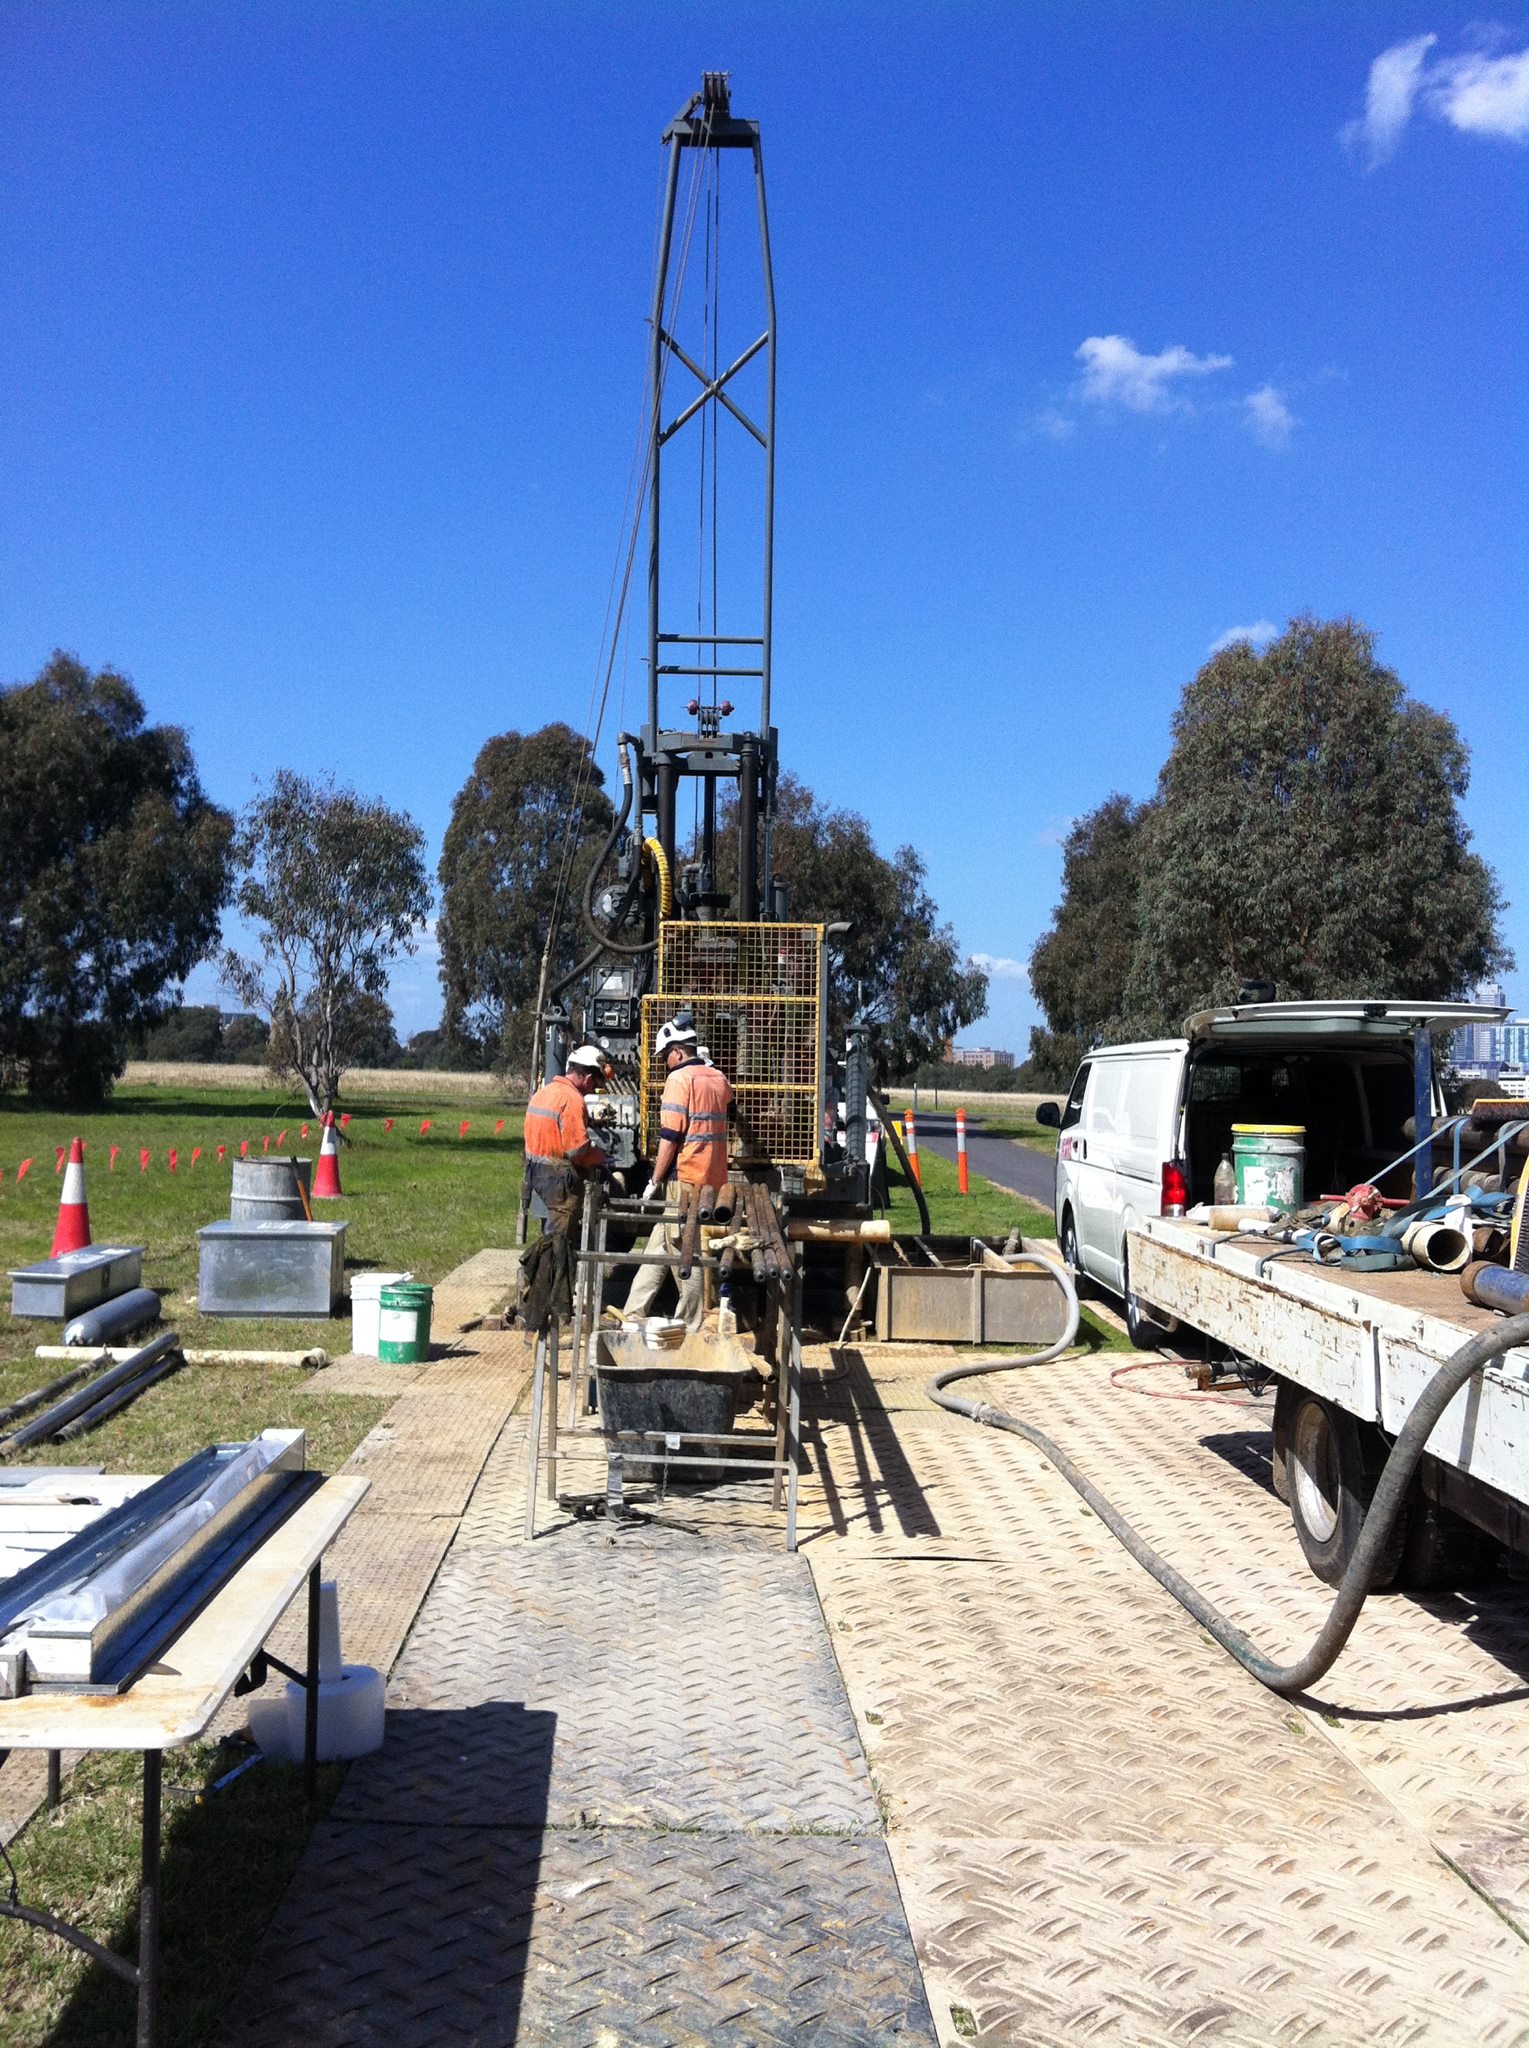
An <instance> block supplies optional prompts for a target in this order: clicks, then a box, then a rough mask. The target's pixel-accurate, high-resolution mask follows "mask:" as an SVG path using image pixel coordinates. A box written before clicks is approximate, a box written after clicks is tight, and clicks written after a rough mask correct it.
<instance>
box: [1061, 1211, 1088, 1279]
mask: <svg viewBox="0 0 1529 2048" xmlns="http://www.w3.org/2000/svg"><path fill="white" fill-rule="evenodd" d="M1061 1252H1062V1264H1063V1265H1064V1266H1065V1267H1066V1268H1067V1270H1068V1272H1069V1273H1071V1275H1072V1277H1073V1280H1074V1282H1077V1281H1079V1280H1081V1279H1082V1278H1083V1269H1082V1267H1081V1266H1080V1265H1079V1264H1078V1226H1077V1225H1076V1223H1074V1222H1073V1220H1072V1211H1071V1209H1064V1210H1063V1211H1062V1243H1061Z"/></svg>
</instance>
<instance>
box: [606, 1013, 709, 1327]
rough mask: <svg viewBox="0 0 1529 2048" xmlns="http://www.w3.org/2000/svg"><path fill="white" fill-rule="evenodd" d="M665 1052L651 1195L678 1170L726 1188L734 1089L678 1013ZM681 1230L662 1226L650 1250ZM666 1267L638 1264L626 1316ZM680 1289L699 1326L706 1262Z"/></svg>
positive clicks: (697, 1181)
mask: <svg viewBox="0 0 1529 2048" xmlns="http://www.w3.org/2000/svg"><path fill="white" fill-rule="evenodd" d="M658 1055H659V1058H660V1059H661V1060H662V1061H663V1063H664V1070H665V1072H666V1074H667V1076H668V1078H667V1080H666V1081H665V1082H664V1099H663V1103H662V1106H661V1107H660V1109H659V1113H658V1157H657V1159H655V1160H654V1162H653V1178H652V1180H650V1181H649V1183H648V1185H647V1188H646V1190H645V1191H644V1197H643V1198H644V1200H646V1201H651V1200H652V1198H653V1197H654V1196H655V1195H656V1194H657V1193H658V1192H659V1190H660V1189H661V1188H663V1187H664V1185H665V1183H666V1182H667V1181H668V1180H669V1178H670V1176H671V1174H672V1175H674V1177H675V1178H676V1179H677V1180H678V1181H679V1182H680V1184H681V1185H682V1186H685V1187H693V1188H705V1187H712V1188H720V1187H723V1186H725V1185H726V1183H727V1118H728V1112H729V1110H730V1109H731V1108H732V1102H733V1089H732V1083H731V1082H730V1081H729V1080H728V1078H727V1076H726V1074H724V1073H723V1072H722V1071H721V1069H720V1068H718V1067H714V1066H712V1064H711V1063H710V1061H709V1060H704V1059H702V1058H701V1053H700V1047H699V1045H698V1043H697V1041H696V1034H695V1029H694V1026H692V1025H690V1024H688V1023H683V1022H681V1021H680V1020H679V1019H676V1020H675V1022H674V1023H672V1024H665V1025H664V1026H663V1028H662V1030H661V1031H660V1032H659V1034H658ZM679 1248H680V1230H679V1227H678V1222H677V1219H676V1220H673V1221H671V1220H670V1219H669V1218H667V1217H666V1218H665V1220H664V1221H663V1222H662V1223H660V1224H658V1225H657V1226H656V1227H655V1228H654V1230H653V1233H652V1235H651V1236H650V1237H649V1239H648V1243H647V1249H648V1250H649V1251H650V1252H665V1251H668V1252H677V1251H678V1250H679ZM670 1270H671V1269H670V1268H669V1267H667V1266H639V1267H638V1269H637V1277H636V1279H635V1280H634V1281H633V1282H632V1291H631V1293H630V1294H629V1295H628V1296H627V1303H626V1312H625V1313H626V1320H627V1321H629V1322H630V1321H633V1320H635V1319H636V1318H638V1317H641V1316H645V1315H647V1314H648V1312H649V1310H650V1309H651V1308H652V1306H653V1302H654V1300H655V1298H656V1297H657V1294H658V1291H659V1289H660V1288H661V1287H662V1286H663V1284H664V1281H665V1280H666V1279H667V1277H668V1275H669V1272H670ZM675 1280H676V1284H677V1285H678V1287H679V1293H680V1300H679V1313H680V1316H681V1317H682V1319H683V1321H684V1323H685V1327H686V1328H687V1329H689V1330H698V1329H700V1327H701V1318H702V1315H703V1314H704V1312H705V1291H704V1287H703V1283H702V1276H701V1268H700V1267H699V1266H696V1267H694V1268H693V1269H692V1271H691V1274H690V1277H689V1279H688V1280H681V1279H680V1278H679V1275H678V1273H677V1272H676V1274H675Z"/></svg>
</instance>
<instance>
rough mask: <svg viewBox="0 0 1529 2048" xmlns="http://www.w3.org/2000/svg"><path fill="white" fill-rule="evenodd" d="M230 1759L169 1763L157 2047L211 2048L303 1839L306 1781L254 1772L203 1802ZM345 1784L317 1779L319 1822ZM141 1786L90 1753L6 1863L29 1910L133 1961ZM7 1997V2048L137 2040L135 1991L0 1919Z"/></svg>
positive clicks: (327, 1772) (174, 1758)
mask: <svg viewBox="0 0 1529 2048" xmlns="http://www.w3.org/2000/svg"><path fill="white" fill-rule="evenodd" d="M237 1761H239V1753H233V1754H231V1753H230V1751H229V1749H227V1748H225V1747H222V1746H220V1745H219V1744H217V1743H214V1742H199V1743H192V1744H190V1745H188V1746H187V1747H186V1748H185V1749H178V1750H175V1751H173V1752H172V1753H171V1754H170V1755H169V1756H167V1757H166V1758H165V1766H164V1770H165V1775H164V1904H163V1921H162V1947H161V1980H160V1981H161V2006H160V2020H159V2043H160V2048H192V2044H198V2048H200V2044H203V2043H206V2042H208V2041H210V2040H211V2039H212V2038H213V2035H214V2034H215V2032H216V2030H217V2025H218V2022H219V2020H220V2019H221V2017H222V2014H223V2011H224V2009H225V2007H226V2005H227V2003H228V2000H229V1998H230V1996H231V1995H232V1993H233V1991H234V1990H235V1988H236V1987H237V1986H238V1984H239V1982H240V1980H241V1979H242V1978H243V1976H244V1974H245V1971H246V1970H247V1969H248V1967H249V1963H250V1958H251V1957H252V1955H253V1954H254V1950H255V1945H256V1943H257V1942H258V1941H259V1939H260V1936H261V1934H262V1932H263V1931H264V1929H265V1926H266V1923H267V1922H268V1921H269V1919H270V1917H271V1915H272V1913H273V1912H274V1911H275V1910H276V1906H277V1904H278V1902H279V1900H280V1898H281V1895H282V1893H283V1892H284V1891H285V1890H286V1887H287V1885H288V1884H289V1883H290V1882H291V1879H292V1874H293V1872H294V1871H295V1870H296V1868H297V1864H298V1859H299V1858H300V1857H301V1855H302V1852H303V1848H304V1846H305V1844H306V1842H307V1840H308V1832H309V1826H310V1821H311V1816H310V1815H309V1812H308V1809H307V1807H306V1805H305V1803H304V1800H303V1792H302V1771H301V1770H300V1769H299V1768H296V1767H292V1768H288V1767H285V1766H281V1765H276V1764H264V1763H262V1764H258V1765H257V1766H256V1767H255V1768H254V1769H253V1770H251V1771H247V1772H246V1773H245V1774H244V1776H243V1777H241V1778H239V1779H238V1780H236V1782H235V1783H234V1784H232V1785H230V1786H229V1787H228V1789H227V1790H226V1791H224V1792H220V1793H216V1794H211V1795H210V1796H207V1797H206V1799H205V1803H201V1804H199V1803H198V1802H197V1795H198V1794H199V1793H204V1794H205V1792H206V1788H208V1787H210V1786H211V1784H212V1783H213V1781H214V1780H215V1779H217V1778H219V1777H220V1776H222V1775H223V1774H224V1773H225V1772H227V1771H228V1770H230V1769H232V1768H233V1765H234V1764H235V1763H236V1762H237ZM343 1777H344V1768H343V1766H337V1765H336V1766H327V1767H324V1768H321V1769H320V1772H319V1796H318V1800H317V1810H318V1811H319V1812H325V1811H327V1810H328V1807H329V1805H330V1803H331V1801H332V1800H333V1798H334V1796H335V1793H336V1792H337V1791H338V1790H339V1787H340V1783H341V1781H342V1779H343ZM141 1786H142V1778H141V1765H140V1761H139V1758H138V1757H137V1756H127V1755H121V1756H119V1755H109V1754H106V1753H105V1752H101V1751H96V1752H93V1753H92V1754H91V1755H90V1756H88V1757H86V1758H85V1759H84V1761H83V1762H82V1763H81V1764H80V1766H79V1768H78V1769H77V1770H76V1771H75V1773H74V1776H73V1778H72V1780H71V1781H70V1783H69V1784H68V1786H67V1787H66V1790H65V1796H64V1802H63V1804H62V1806H61V1807H60V1808H59V1810H58V1811H57V1813H53V1814H47V1813H44V1814H39V1815H38V1816H37V1817H36V1818H35V1819H34V1820H33V1822H32V1823H31V1825H30V1826H29V1827H28V1828H27V1830H26V1832H25V1833H24V1834H23V1835H21V1836H20V1837H19V1838H18V1839H17V1840H16V1841H15V1842H13V1843H12V1844H11V1849H10V1857H11V1861H12V1862H13V1864H14V1865H15V1868H16V1875H17V1879H18V1881H19V1888H20V1893H21V1898H22V1901H23V1903H24V1904H27V1905H33V1906H42V1907H46V1908H47V1909H48V1910H49V1911H51V1912H54V1913H57V1914H59V1915H60V1916H61V1917H62V1918H64V1919H66V1920H70V1921H72V1922H74V1923H75V1924H76V1925H79V1926H82V1927H83V1928H84V1929H85V1931H86V1932H87V1933H88V1934H91V1935H93V1936H94V1937H95V1939H96V1940H98V1941H103V1942H105V1943H106V1944H107V1946H108V1947H111V1948H114V1949H116V1950H118V1951H119V1952H120V1953H123V1954H127V1955H129V1956H130V1957H132V1959H133V1960H135V1961H136V1959H137V1939H138V1842H139V1813H140V1798H141ZM0 1986H3V1987H4V1991H3V1996H0V2043H3V2044H4V2048H43V2044H46V2048H121V2044H122V2043H123V2042H126V2041H130V2040H131V2039H132V2038H133V2015H134V2010H135V2003H134V2001H135V1996H136V1994H135V1993H134V1991H133V1990H132V1988H131V1986H129V1985H126V1984H123V1983H121V1982H120V1981H119V1980H118V1979H117V1978H115V1977H113V1976H111V1975H109V1974H108V1973H107V1972H106V1971H105V1970H103V1969H100V1968H98V1967H97V1966H95V1965H94V1964H91V1963H87V1962H86V1960H85V1958H84V1957H83V1956H80V1955H79V1954H78V1953H77V1952H76V1951H75V1950H73V1949H69V1948H66V1947H65V1946H64V1944H63V1943H62V1942H60V1941H57V1940H55V1939H54V1938H53V1937H52V1936H50V1935H46V1934H42V1933H40V1932H38V1931H37V1930H36V1929H34V1928H29V1927H23V1926H20V1925H18V1924H17V1923H16V1922H15V1921H11V1920H3V1919H0Z"/></svg>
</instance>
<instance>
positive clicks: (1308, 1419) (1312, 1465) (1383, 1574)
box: [1285, 1387, 1407, 1591]
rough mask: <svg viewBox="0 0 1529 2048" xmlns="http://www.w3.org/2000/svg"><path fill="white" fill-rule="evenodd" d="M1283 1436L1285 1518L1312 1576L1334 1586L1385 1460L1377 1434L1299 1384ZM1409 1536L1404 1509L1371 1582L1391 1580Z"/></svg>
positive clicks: (1353, 1545) (1350, 1555) (1355, 1543)
mask: <svg viewBox="0 0 1529 2048" xmlns="http://www.w3.org/2000/svg"><path fill="white" fill-rule="evenodd" d="M1294 1395H1295V1398H1294V1400H1293V1402H1292V1404H1291V1410H1290V1419H1289V1427H1288V1434H1287V1436H1286V1442H1285V1473H1286V1479H1287V1482H1288V1484H1289V1488H1290V1519H1291V1521H1292V1522H1294V1524H1295V1533H1296V1537H1297V1539H1298V1541H1299V1543H1300V1546H1301V1549H1302V1550H1303V1551H1304V1552H1305V1554H1306V1562H1307V1563H1308V1564H1309V1565H1310V1566H1311V1569H1312V1570H1313V1571H1314V1572H1315V1573H1316V1575H1317V1577H1318V1578H1319V1579H1321V1580H1323V1581H1324V1582H1325V1583H1326V1584H1327V1585H1329V1586H1336V1585H1337V1584H1338V1583H1339V1582H1340V1581H1341V1579H1342V1577H1343V1574H1344V1573H1345V1572H1346V1571H1347V1570H1348V1568H1349V1564H1350V1561H1351V1560H1352V1558H1353V1555H1354V1551H1355V1549H1356V1548H1357V1546H1358V1543H1359V1532H1360V1531H1361V1529H1363V1527H1364V1518H1365V1515H1366V1514H1367V1513H1368V1512H1369V1506H1370V1501H1371V1498H1372V1497H1373V1495H1374V1492H1375V1486H1376V1482H1377V1481H1378V1479H1379V1478H1380V1474H1381V1470H1382V1468H1383V1466H1384V1464H1385V1445H1384V1443H1383V1441H1382V1439H1381V1436H1380V1432H1379V1431H1378V1430H1376V1429H1374V1428H1373V1427H1371V1426H1370V1425H1369V1424H1368V1423H1362V1422H1360V1421H1359V1420H1358V1418H1357V1417H1356V1416H1353V1415H1350V1414H1349V1412H1348V1410H1347V1409H1345V1408H1337V1407H1335V1406H1334V1405H1333V1404H1332V1403H1331V1402H1330V1401H1323V1400H1321V1399H1320V1398H1319V1397H1318V1396H1317V1395H1316V1394H1310V1393H1307V1391H1306V1389H1305V1388H1304V1387H1297V1388H1295V1389H1294ZM1406 1542H1407V1515H1406V1512H1405V1510H1404V1511H1403V1513H1402V1514H1400V1515H1398V1517H1397V1519H1396V1521H1395V1523H1394V1524H1393V1526H1392V1530H1391V1535H1390V1539H1389V1541H1388V1542H1387V1544H1386V1548H1385V1550H1384V1551H1383V1552H1382V1554H1381V1557H1380V1560H1379V1564H1378V1566H1377V1569H1376V1572H1375V1576H1374V1578H1373V1579H1372V1580H1371V1582H1370V1583H1371V1586H1372V1587H1373V1588H1375V1589H1376V1590H1377V1591H1378V1590H1380V1589H1381V1588H1383V1587H1386V1586H1389V1585H1392V1584H1394V1582H1395V1580H1396V1576H1397V1573H1398V1572H1399V1570H1400V1569H1401V1561H1402V1552H1403V1550H1404V1548H1405V1547H1406Z"/></svg>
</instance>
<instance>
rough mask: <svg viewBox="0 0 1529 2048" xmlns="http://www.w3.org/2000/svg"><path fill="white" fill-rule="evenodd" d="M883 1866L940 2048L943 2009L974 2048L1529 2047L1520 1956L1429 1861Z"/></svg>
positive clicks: (944, 1847)
mask: <svg viewBox="0 0 1529 2048" xmlns="http://www.w3.org/2000/svg"><path fill="white" fill-rule="evenodd" d="M891 1848H892V1857H893V1862H894V1864H895V1865H896V1867H897V1872H898V1876H899V1878H900V1880H901V1883H902V1890H903V1897H904V1899H905V1901H906V1903H907V1906H908V1911H909V1915H910V1918H911V1919H912V1921H913V1924H914V1927H915V1929H916V1930H917V1932H918V1937H919V1951H920V1956H921V1959H922V1961H923V1963H924V1968H925V1974H926V1980H927V1981H928V1983H929V1987H930V1994H931V2000H932V2002H933V2005H934V2009H935V2014H936V2017H937V2019H938V2020H940V2021H941V2022H942V2026H941V2038H942V2039H949V2040H950V2041H952V2042H954V2041H955V2040H956V2039H957V2035H956V2033H955V2031H954V2029H953V2028H951V2027H950V2026H949V2025H948V2022H947V2015H948V2014H949V2012H950V2011H951V2009H952V2008H953V2007H964V2009H965V2011H966V2012H968V2013H970V2014H971V2016H972V2019H973V2020H974V2021H975V2023H976V2031H975V2036H974V2038H975V2039H976V2040H977V2042H978V2043H979V2044H981V2048H1019V2044H1021V2043H1022V2044H1024V2048H1078V2044H1080V2043H1096V2042H1106V2043H1110V2044H1112V2048H1185V2044H1188V2043H1214V2044H1215V2048H1274V2044H1279V2048H1285V2044H1287V2043H1288V2044H1297V2043H1298V2044H1300V2048H1363V2044H1368V2043H1371V2042H1383V2043H1386V2044H1387V2048H1402V2044H1407V2048H1423V2044H1427V2048H1464V2044H1466V2043H1470V2044H1476V2048H1510V2044H1518V2043H1522V2042H1523V2040H1524V2039H1525V2036H1526V2029H1529V2005H1526V2003H1525V1992H1526V1972H1525V1957H1524V1947H1523V1943H1522V1942H1521V1941H1519V1939H1518V1938H1517V1936H1516V1935H1514V1934H1513V1933H1512V1932H1511V1930H1510V1929H1509V1928H1507V1927H1506V1926H1505V1925H1504V1924H1503V1923H1502V1921H1500V1920H1498V1919H1497V1918H1496V1917H1495V1916H1494V1915H1493V1914H1492V1913H1490V1912H1489V1911H1488V1910H1487V1908H1486V1907H1485V1906H1484V1905H1483V1904H1482V1903H1481V1901H1480V1900H1479V1899H1477V1898H1475V1897H1474V1896H1473V1894H1472V1893H1470V1892H1469V1891H1467V1890H1466V1888H1465V1887H1464V1886H1463V1885H1461V1884H1460V1883H1459V1882H1458V1881H1457V1880H1456V1879H1454V1878H1453V1877H1452V1876H1451V1874H1450V1873H1449V1871H1448V1870H1447V1868H1446V1867H1445V1866H1444V1865H1443V1864H1441V1863H1437V1862H1432V1863H1431V1862H1430V1861H1429V1859H1427V1858H1426V1857H1419V1856H1417V1855H1413V1856H1411V1857H1406V1856H1404V1857H1402V1858H1399V1859H1398V1858H1395V1857H1394V1856H1393V1855H1391V1854H1389V1853H1386V1852H1384V1851H1381V1852H1379V1853H1369V1854H1365V1853H1362V1852H1353V1853H1350V1854H1348V1855H1341V1854H1340V1855H1331V1854H1328V1853H1325V1852H1320V1851H1312V1850H1300V1849H1295V1850H1292V1849H1290V1848H1284V1849H1269V1848H1265V1847H1263V1846H1260V1845H1257V1844H1252V1845H1249V1846H1247V1847H1245V1848H1242V1849H1237V1848H1228V1847H1219V1848H1207V1847H1188V1846H1185V1847H1179V1848H1163V1849H1150V1850H1149V1849H1141V1848H1126V1847H1123V1846H1121V1845H1119V1844H1115V1843H1097V1842H1096V1843H1090V1844H1086V1845H1080V1844H1061V1843H1056V1842H1035V1841H1027V1842H1010V1841H1004V1840H1000V1839H994V1838H991V1837H989V1838H985V1839H983V1840H981V1841H975V1842H974V1841H970V1840H966V1839H962V1840H959V1841H934V1840H930V1839H927V1838H922V1837H917V1836H909V1837H898V1836H897V1835H895V1834H894V1836H893V1837H892V1838H891ZM969 2038H970V2037H969Z"/></svg>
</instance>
